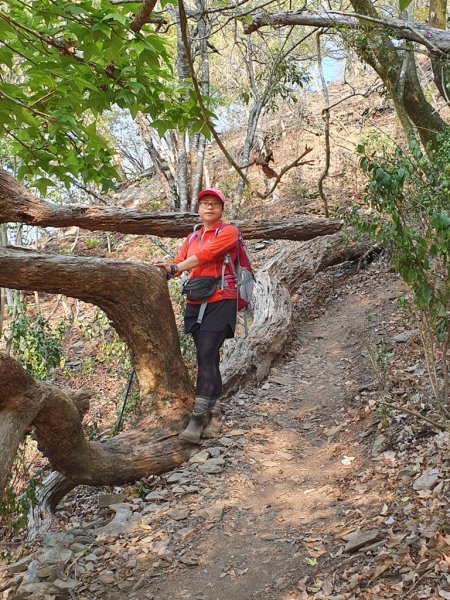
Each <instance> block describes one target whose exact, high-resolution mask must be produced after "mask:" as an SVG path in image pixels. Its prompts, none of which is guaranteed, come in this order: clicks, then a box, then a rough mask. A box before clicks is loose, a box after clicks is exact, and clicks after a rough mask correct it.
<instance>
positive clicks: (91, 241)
mask: <svg viewBox="0 0 450 600" xmlns="http://www.w3.org/2000/svg"><path fill="white" fill-rule="evenodd" d="M84 243H85V244H86V246H87V247H88V248H91V249H92V248H98V247H99V246H100V245H101V243H102V242H101V241H100V240H97V239H95V238H87V239H86V240H84Z"/></svg>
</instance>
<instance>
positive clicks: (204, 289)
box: [181, 277, 220, 302]
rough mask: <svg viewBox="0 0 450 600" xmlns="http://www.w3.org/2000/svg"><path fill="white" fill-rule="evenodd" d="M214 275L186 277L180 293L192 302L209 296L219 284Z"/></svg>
mask: <svg viewBox="0 0 450 600" xmlns="http://www.w3.org/2000/svg"><path fill="white" fill-rule="evenodd" d="M219 281H220V280H219V279H217V278H216V277H196V278H195V279H188V280H187V281H185V282H184V283H183V287H182V290H181V293H182V294H186V297H187V299H188V300H191V301H193V302H195V301H199V300H207V299H208V298H211V296H212V295H213V294H214V292H215V291H216V289H217V286H218V285H219Z"/></svg>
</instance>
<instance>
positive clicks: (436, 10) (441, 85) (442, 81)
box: [428, 0, 450, 105]
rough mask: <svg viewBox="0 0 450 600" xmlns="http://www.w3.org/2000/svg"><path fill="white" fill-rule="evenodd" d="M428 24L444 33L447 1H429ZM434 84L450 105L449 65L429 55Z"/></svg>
mask: <svg viewBox="0 0 450 600" xmlns="http://www.w3.org/2000/svg"><path fill="white" fill-rule="evenodd" d="M428 23H429V24H430V25H431V27H435V28H436V29H441V30H443V31H445V30H446V29H447V0H430V8H429V11H428ZM430 59H431V66H432V69H433V75H434V82H435V84H436V87H437V88H438V90H439V93H440V94H441V96H442V97H443V98H444V99H445V101H446V102H447V104H448V105H450V88H449V87H448V86H449V84H450V64H449V60H448V58H447V57H445V56H436V55H435V54H433V53H430Z"/></svg>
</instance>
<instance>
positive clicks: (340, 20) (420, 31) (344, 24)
mask: <svg viewBox="0 0 450 600" xmlns="http://www.w3.org/2000/svg"><path fill="white" fill-rule="evenodd" d="M361 21H364V25H362V23H361ZM292 25H306V26H310V27H332V28H350V29H356V30H360V29H370V28H372V29H375V28H380V27H383V28H385V29H386V28H387V29H389V35H392V37H396V38H399V39H405V40H409V41H411V42H417V43H418V44H421V45H423V46H426V47H427V48H428V49H429V50H430V51H431V52H435V53H438V54H450V33H449V32H448V31H442V30H440V29H435V28H434V27H429V26H428V25H424V24H423V23H414V24H411V23H408V22H407V21H402V20H401V19H391V18H388V17H386V18H383V19H377V18H374V17H369V16H366V15H360V14H348V13H341V12H337V11H330V12H327V13H324V12H317V13H312V12H306V11H303V12H279V13H273V14H269V13H261V14H259V15H256V16H255V17H254V18H253V20H252V22H251V23H248V24H244V26H243V27H244V33H246V34H250V33H253V32H254V31H257V30H258V29H260V28H261V27H265V26H272V27H280V26H292Z"/></svg>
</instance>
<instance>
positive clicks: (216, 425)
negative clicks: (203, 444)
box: [203, 398, 222, 439]
mask: <svg viewBox="0 0 450 600" xmlns="http://www.w3.org/2000/svg"><path fill="white" fill-rule="evenodd" d="M221 431H222V412H221V410H220V398H211V400H210V402H209V421H208V425H207V426H206V427H205V429H204V430H203V437H204V438H205V439H210V438H215V437H217V436H218V435H219V434H220V432H221Z"/></svg>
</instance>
